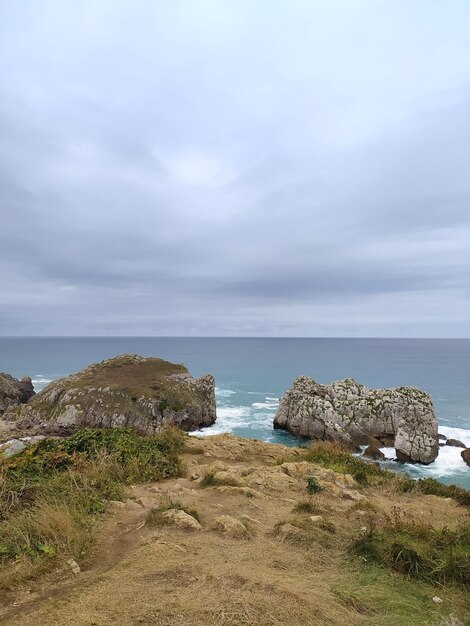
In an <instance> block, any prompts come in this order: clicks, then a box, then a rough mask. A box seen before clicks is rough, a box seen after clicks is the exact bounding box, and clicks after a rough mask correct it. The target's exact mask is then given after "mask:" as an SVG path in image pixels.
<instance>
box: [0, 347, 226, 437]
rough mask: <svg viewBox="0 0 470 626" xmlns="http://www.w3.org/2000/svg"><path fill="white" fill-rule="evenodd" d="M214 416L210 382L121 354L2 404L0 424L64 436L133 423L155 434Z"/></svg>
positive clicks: (203, 422)
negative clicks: (11, 403)
mask: <svg viewBox="0 0 470 626" xmlns="http://www.w3.org/2000/svg"><path fill="white" fill-rule="evenodd" d="M215 419H216V404H215V382H214V378H213V376H211V375H206V376H202V377H201V378H194V377H193V376H191V374H190V373H189V371H188V370H187V368H186V367H185V366H184V365H181V364H174V363H170V362H168V361H164V360H162V359H157V358H144V357H141V356H138V355H121V356H117V357H115V358H113V359H108V360H106V361H102V362H101V363H96V364H93V365H90V366H89V367H87V368H86V369H84V370H81V371H80V372H78V373H76V374H73V375H71V376H67V377H66V378H60V379H58V380H55V381H53V382H52V383H50V384H49V385H48V386H47V387H45V389H43V390H42V391H40V392H39V393H37V394H35V395H34V396H33V397H32V399H31V400H30V401H29V402H28V403H27V404H22V405H19V404H16V405H14V406H10V407H9V408H7V410H6V411H5V413H4V415H3V429H4V430H10V431H11V432H20V433H23V434H25V433H28V434H29V433H32V434H38V433H40V434H58V435H64V434H68V433H71V432H73V431H75V430H76V429H78V428H81V427H85V426H88V427H93V428H100V427H104V428H114V427H119V426H128V427H132V428H133V429H134V430H136V431H137V432H139V433H140V434H144V435H150V434H154V433H156V432H158V431H160V430H162V429H163V428H165V427H166V426H170V425H174V426H178V427H179V428H181V429H182V430H186V431H189V430H196V429H198V428H201V427H202V426H210V425H211V424H213V423H214V422H215Z"/></svg>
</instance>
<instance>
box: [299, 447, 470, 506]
mask: <svg viewBox="0 0 470 626" xmlns="http://www.w3.org/2000/svg"><path fill="white" fill-rule="evenodd" d="M303 458H304V460H305V461H308V462H309V463H317V464H318V465H321V466H322V467H325V468H327V469H331V470H333V471H334V472H339V473H341V474H351V476H352V477H353V478H354V479H355V480H356V481H357V482H358V483H360V484H362V485H373V486H381V485H386V486H388V487H390V486H393V487H394V488H396V489H397V490H398V491H401V492H403V493H406V492H410V491H416V492H419V493H423V494H426V495H436V496H440V497H442V498H453V499H454V500H455V501H456V502H458V503H459V504H461V505H462V506H467V507H470V491H468V490H467V489H464V488H463V487H459V486H457V485H444V484H443V483H440V482H438V481H437V480H434V479H433V478H422V479H420V480H413V479H412V478H409V477H407V476H403V475H400V474H398V473H397V472H392V471H389V470H385V469H382V468H381V467H378V466H377V465H375V464H372V463H367V462H366V461H363V460H361V459H359V458H357V457H355V456H353V455H352V454H351V451H350V450H349V448H347V447H346V446H344V445H342V444H340V443H337V442H330V441H319V442H316V443H314V444H313V445H312V446H311V447H309V448H307V449H306V450H305V451H304V453H303Z"/></svg>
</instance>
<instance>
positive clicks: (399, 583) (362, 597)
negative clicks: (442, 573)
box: [331, 563, 470, 626]
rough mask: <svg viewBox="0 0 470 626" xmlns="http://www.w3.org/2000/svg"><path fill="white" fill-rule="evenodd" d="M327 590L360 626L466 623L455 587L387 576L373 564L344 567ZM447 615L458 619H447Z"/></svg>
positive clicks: (462, 598)
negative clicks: (352, 613)
mask: <svg viewBox="0 0 470 626" xmlns="http://www.w3.org/2000/svg"><path fill="white" fill-rule="evenodd" d="M331 591H332V593H333V595H334V596H336V598H337V599H338V600H339V601H340V602H341V604H343V605H344V606H345V607H347V608H348V609H353V610H354V611H356V612H357V614H358V616H360V623H361V625H364V626H410V625H411V624H413V626H446V625H449V626H470V616H469V604H468V599H467V600H466V594H465V592H464V591H463V590H462V589H460V588H459V587H455V586H446V587H445V589H442V588H439V587H437V588H436V586H435V585H430V584H429V583H426V582H424V581H421V580H416V579H412V580H410V579H408V578H404V577H403V576H398V575H394V574H392V575H391V574H390V572H389V571H388V570H386V569H384V568H383V567H381V566H379V565H377V564H375V563H370V564H367V565H362V566H357V567H353V568H352V569H351V568H350V566H345V568H344V575H343V576H342V577H341V578H340V579H339V580H338V582H337V583H336V584H335V585H334V586H333V587H332V589H331ZM434 596H439V597H441V598H442V599H443V602H442V604H437V603H435V602H434V601H433V597H434ZM450 615H454V616H456V618H457V619H458V621H457V619H456V621H447V619H446V618H448V617H449V616H450Z"/></svg>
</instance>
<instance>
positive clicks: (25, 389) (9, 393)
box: [0, 372, 34, 415]
mask: <svg viewBox="0 0 470 626" xmlns="http://www.w3.org/2000/svg"><path fill="white" fill-rule="evenodd" d="M32 396H34V387H33V383H32V380H31V378H28V377H24V378H22V379H21V380H18V378H14V377H13V376H10V374H5V373H3V372H0V415H2V413H4V412H5V411H6V410H7V409H8V408H9V407H15V406H18V405H20V404H23V403H25V402H28V400H29V399H30V398H31V397H32Z"/></svg>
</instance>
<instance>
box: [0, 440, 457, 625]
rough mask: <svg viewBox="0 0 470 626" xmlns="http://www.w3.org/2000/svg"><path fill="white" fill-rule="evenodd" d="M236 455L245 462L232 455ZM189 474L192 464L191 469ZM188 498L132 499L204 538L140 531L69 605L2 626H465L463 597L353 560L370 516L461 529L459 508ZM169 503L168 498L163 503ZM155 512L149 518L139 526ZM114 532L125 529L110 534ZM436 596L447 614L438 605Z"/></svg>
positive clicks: (422, 501)
mask: <svg viewBox="0 0 470 626" xmlns="http://www.w3.org/2000/svg"><path fill="white" fill-rule="evenodd" d="M219 441H222V440H220V439H219ZM230 441H231V442H233V438H231V439H230ZM233 443H234V444H235V442H233ZM256 443H257V442H254V444H253V446H255V445H256ZM198 445H199V446H202V447H204V446H205V445H206V444H205V443H204V442H200V441H198ZM248 445H249V444H246V443H245V442H243V453H244V454H246V455H247V456H248V457H250V453H249V450H248V449H247V448H248ZM207 446H208V449H210V450H211V451H213V452H214V454H216V456H213V457H211V456H208V457H207V456H205V457H204V458H203V460H201V462H203V463H208V464H210V463H211V462H212V461H213V460H214V458H219V459H220V458H223V443H221V444H220V445H219V446H218V447H216V445H215V443H214V441H208V443H207ZM232 453H233V455H234V456H235V455H237V454H238V453H237V452H236V446H235V445H234V446H233V448H230V454H232ZM282 454H284V453H282ZM286 454H287V453H286ZM276 456H281V454H280V452H279V450H276V451H275V455H274V457H273V458H272V459H271V460H270V461H269V462H267V463H266V467H268V466H269V467H271V469H272V467H273V466H275V458H276ZM250 458H251V457H250ZM188 462H191V463H194V459H193V458H191V457H188ZM227 463H228V464H230V462H227ZM236 464H237V465H238V466H239V465H240V461H239V460H237V461H236ZM269 464H270V465H269ZM261 466H262V463H260V467H261ZM314 469H315V468H314V466H312V472H313V471H314ZM193 487H194V482H192V481H191V480H189V479H179V480H178V481H177V483H176V481H175V480H169V481H166V483H165V492H163V491H162V489H160V491H158V492H154V491H151V490H150V489H149V490H148V491H146V490H145V488H144V487H139V488H136V489H135V490H133V494H134V496H135V497H136V498H139V497H142V499H144V498H143V496H145V495H146V494H147V495H146V497H147V498H148V497H149V495H148V494H151V493H155V494H156V495H155V498H156V499H158V502H159V504H160V506H165V505H166V506H170V504H169V503H170V501H171V502H172V503H173V505H174V503H175V501H179V504H180V505H181V507H184V508H185V509H186V508H192V507H196V508H197V511H198V512H199V513H200V519H201V520H202V524H203V527H204V530H203V531H202V532H197V533H190V532H189V531H184V530H180V529H177V528H175V527H173V526H158V527H156V528H153V529H148V527H147V526H143V528H142V530H141V531H139V532H142V533H144V534H143V535H142V539H141V542H140V545H139V546H138V547H137V548H136V549H134V550H133V551H132V552H128V553H126V554H125V558H124V559H123V560H121V561H119V562H118V563H117V564H114V565H113V567H111V569H109V570H108V571H106V572H104V573H103V571H100V574H99V576H98V575H93V570H91V571H90V572H89V573H88V574H87V573H86V572H85V573H84V574H83V576H84V577H85V578H84V582H83V583H82V584H80V581H79V582H78V584H77V586H76V587H75V589H74V591H73V593H69V594H65V595H63V596H61V597H58V598H56V599H53V600H52V601H50V602H48V603H44V604H40V605H38V606H37V607H36V608H34V610H32V612H31V613H30V614H28V613H26V612H22V613H21V612H17V613H16V614H14V615H12V616H11V619H10V621H5V626H7V625H8V626H13V624H14V626H41V625H44V626H46V625H47V626H59V625H60V626H72V625H73V626H91V625H92V624H96V625H99V626H128V625H134V624H135V625H137V624H145V625H150V626H170V625H171V626H202V625H204V626H239V625H246V626H248V625H250V626H281V625H282V626H325V625H329V626H344V624H348V626H363V625H364V626H409V625H410V624H413V626H429V625H430V624H433V625H434V624H439V623H442V624H444V623H445V621H443V620H445V619H450V618H449V616H451V615H454V616H455V617H456V619H457V618H458V619H460V620H461V621H462V623H465V622H464V621H463V620H465V616H466V615H467V614H468V609H469V602H468V595H467V594H466V592H465V591H463V590H461V589H460V588H458V587H455V586H452V585H446V586H445V587H440V588H436V587H435V586H432V585H430V584H428V583H426V582H423V581H419V580H409V579H407V578H406V577H404V576H402V575H399V574H397V573H393V572H392V573H390V571H389V570H388V569H386V568H384V567H380V566H378V565H376V564H370V563H365V562H364V561H363V560H362V559H359V558H352V557H351V556H350V555H348V554H347V550H346V549H347V545H348V542H349V541H350V539H351V537H352V536H355V535H356V534H357V533H359V532H360V529H361V526H363V524H364V523H367V521H364V520H367V516H368V515H377V514H378V513H377V511H383V513H381V514H380V515H381V519H385V516H387V515H391V509H392V507H393V506H400V507H401V509H403V510H407V511H408V513H409V516H410V518H413V519H417V520H427V521H432V522H433V523H435V524H441V523H444V520H446V519H447V520H449V519H452V520H453V523H454V524H455V525H458V524H459V523H460V522H462V521H463V520H464V519H465V510H464V509H463V508H462V507H458V506H457V505H456V504H455V503H454V502H448V501H444V500H442V499H441V498H437V497H436V496H426V495H423V494H420V493H413V494H411V493H398V494H397V495H396V498H395V497H394V498H393V502H392V501H390V497H389V492H388V490H384V491H382V490H381V488H377V487H372V486H368V487H367V488H366V489H365V490H364V491H365V492H366V493H367V497H368V501H369V502H370V503H371V504H370V506H369V505H367V504H364V503H363V502H361V505H359V504H351V501H350V500H347V499H344V498H342V497H341V496H339V495H338V496H332V495H331V494H327V493H325V491H324V492H322V493H320V494H318V495H315V496H311V497H307V496H303V497H302V496H300V497H301V499H300V500H299V502H298V503H297V505H295V504H294V502H293V501H292V495H293V493H292V490H291V488H290V487H289V488H287V487H286V489H285V490H284V491H281V492H279V493H277V494H276V495H273V494H272V492H269V489H268V488H264V487H263V486H260V487H259V489H260V490H261V491H262V492H263V489H265V491H264V492H263V493H261V494H260V496H262V497H255V498H246V497H245V496H244V495H243V493H241V492H240V489H238V488H230V487H219V488H217V489H199V490H197V491H193ZM152 488H156V486H155V487H152ZM166 492H169V494H170V496H168V497H167V496H163V502H162V493H166ZM295 493H296V494H302V493H303V494H305V479H304V478H302V477H299V479H298V491H296V492H295ZM149 506H150V505H149ZM293 507H294V508H295V512H293V511H292V509H293ZM316 507H318V508H316ZM171 508H176V507H174V506H172V507H171ZM149 510H150V509H147V510H144V509H142V512H141V513H140V515H141V516H142V519H145V516H146V515H147V514H148V511H149ZM359 513H361V514H364V515H363V516H361V515H359ZM125 514H126V509H125V508H124V509H119V510H118V513H117V514H116V515H117V518H116V520H115V521H119V519H121V520H122V519H125ZM311 514H314V515H316V514H320V515H323V517H324V522H325V524H326V525H329V524H330V526H328V527H325V528H321V527H319V526H317V525H315V524H312V523H311V521H309V519H308V518H309V515H311ZM119 515H122V516H123V517H121V518H119ZM220 515H232V516H236V517H237V518H238V519H246V520H249V521H250V524H251V525H252V526H253V528H254V529H255V530H256V534H255V535H254V536H253V537H252V538H251V540H250V541H240V540H239V539H237V538H232V537H229V536H226V535H222V534H219V533H218V532H215V531H214V530H212V525H213V520H214V519H215V518H216V517H218V516H220ZM113 519H114V518H110V523H111V521H112V520H113ZM115 521H114V524H115ZM283 522H288V523H290V524H292V525H293V526H294V525H295V527H296V528H298V530H299V531H300V533H301V534H302V533H303V537H304V538H305V540H303V541H291V540H289V538H287V539H283V538H282V537H281V536H280V534H278V533H277V532H276V529H278V528H279V527H280V526H281V525H282V523H283ZM112 527H114V528H116V527H119V526H108V527H107V528H112ZM273 529H274V532H273ZM45 595H46V597H47V591H46V592H45ZM436 595H439V596H441V597H442V598H443V603H442V604H436V603H435V602H433V599H432V598H433V597H434V596H436ZM0 619H1V617H0ZM456 623H457V622H456ZM459 626H460V624H459Z"/></svg>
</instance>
